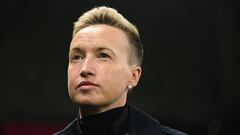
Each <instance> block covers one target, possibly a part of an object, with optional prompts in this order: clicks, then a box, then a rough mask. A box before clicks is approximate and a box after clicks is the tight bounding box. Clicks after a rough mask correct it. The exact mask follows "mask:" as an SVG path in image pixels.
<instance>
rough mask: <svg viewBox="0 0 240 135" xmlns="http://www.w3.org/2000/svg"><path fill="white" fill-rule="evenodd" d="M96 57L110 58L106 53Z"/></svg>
mask: <svg viewBox="0 0 240 135" xmlns="http://www.w3.org/2000/svg"><path fill="white" fill-rule="evenodd" d="M98 57H99V58H109V57H110V56H109V55H108V54H106V53H100V54H99V56H98Z"/></svg>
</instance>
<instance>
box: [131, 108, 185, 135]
mask: <svg viewBox="0 0 240 135" xmlns="http://www.w3.org/2000/svg"><path fill="white" fill-rule="evenodd" d="M129 108H130V112H131V114H130V115H131V117H133V118H131V119H132V120H131V121H132V122H133V125H134V128H135V129H134V130H135V132H136V135H138V134H141V135H145V134H146V135H149V134H151V135H187V134H186V133H183V132H181V131H178V130H176V129H173V128H170V127H167V126H163V125H161V124H160V122H159V121H158V120H157V119H155V118H153V117H151V116H150V115H148V114H146V113H145V112H143V111H141V110H139V109H137V108H135V107H134V106H131V105H130V107H129Z"/></svg>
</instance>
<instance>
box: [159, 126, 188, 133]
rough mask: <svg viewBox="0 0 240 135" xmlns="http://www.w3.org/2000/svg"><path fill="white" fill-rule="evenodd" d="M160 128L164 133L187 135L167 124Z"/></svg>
mask: <svg viewBox="0 0 240 135" xmlns="http://www.w3.org/2000/svg"><path fill="white" fill-rule="evenodd" d="M161 130H162V133H163V134H164V135H188V134H186V133H184V132H181V131H179V130H176V129H173V128H170V127H167V126H161Z"/></svg>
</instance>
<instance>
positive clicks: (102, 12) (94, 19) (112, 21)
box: [73, 6, 143, 65]
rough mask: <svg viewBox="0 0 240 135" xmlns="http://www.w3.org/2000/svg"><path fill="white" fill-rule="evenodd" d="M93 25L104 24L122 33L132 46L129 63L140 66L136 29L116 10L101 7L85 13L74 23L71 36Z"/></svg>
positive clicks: (141, 52)
mask: <svg viewBox="0 0 240 135" xmlns="http://www.w3.org/2000/svg"><path fill="white" fill-rule="evenodd" d="M95 24H106V25H109V26H112V27H115V28H118V29H120V30H122V31H124V32H125V33H126V34H127V37H128V40H129V42H130V44H131V46H132V47H131V52H130V55H129V57H130V58H129V63H137V64H138V65H141V64H142V60H143V46H142V43H141V40H140V36H139V33H138V29H137V28H136V26H134V25H133V24H132V23H130V22H129V21H128V20H127V19H125V18H124V17H123V16H122V15H121V14H120V13H118V12H117V10H116V9H113V8H110V7H106V6H101V7H96V8H93V9H92V10H89V11H87V12H85V13H84V14H83V15H82V16H80V17H79V18H78V20H77V21H76V22H74V29H73V36H75V34H76V33H77V32H78V31H80V30H81V29H83V28H85V27H88V26H91V25H95Z"/></svg>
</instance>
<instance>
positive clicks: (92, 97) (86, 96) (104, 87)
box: [68, 25, 141, 111]
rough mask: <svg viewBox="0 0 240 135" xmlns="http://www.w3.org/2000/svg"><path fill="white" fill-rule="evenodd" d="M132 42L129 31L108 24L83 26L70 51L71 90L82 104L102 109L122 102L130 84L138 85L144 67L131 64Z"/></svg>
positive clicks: (75, 100) (74, 97)
mask: <svg viewBox="0 0 240 135" xmlns="http://www.w3.org/2000/svg"><path fill="white" fill-rule="evenodd" d="M129 49H130V45H129V42H128V39H127V36H126V34H125V33H124V32H123V31H121V30H120V29H117V28H114V27H111V26H107V25H92V26H88V27H86V28H84V29H81V30H80V31H79V32H78V33H77V34H76V35H75V36H74V37H73V39H72V42H71V45H70V51H69V65H68V90H69V95H70V97H71V99H72V100H73V101H74V102H76V103H77V104H79V105H80V106H94V107H98V108H100V109H101V111H105V110H109V109H111V108H115V107H119V106H123V105H124V104H125V103H126V98H127V92H128V86H129V85H131V86H135V85H137V82H138V81H139V78H140V75H141V68H140V67H139V66H137V65H129V64H128V56H129V52H130V51H129Z"/></svg>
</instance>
